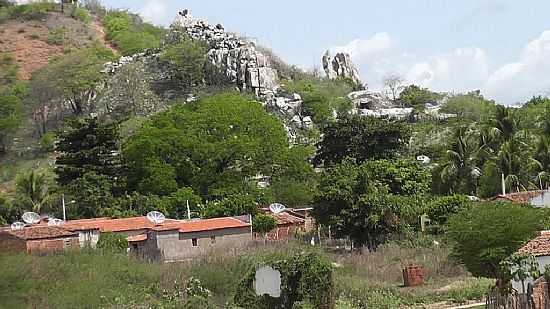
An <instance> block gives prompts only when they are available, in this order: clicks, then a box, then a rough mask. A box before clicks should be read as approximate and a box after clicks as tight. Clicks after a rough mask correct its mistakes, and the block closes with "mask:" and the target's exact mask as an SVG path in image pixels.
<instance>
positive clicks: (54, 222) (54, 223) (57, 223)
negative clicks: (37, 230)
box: [48, 218, 65, 226]
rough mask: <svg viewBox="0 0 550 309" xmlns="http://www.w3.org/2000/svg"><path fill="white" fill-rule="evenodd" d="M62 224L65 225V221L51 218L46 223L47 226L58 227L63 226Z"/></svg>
mask: <svg viewBox="0 0 550 309" xmlns="http://www.w3.org/2000/svg"><path fill="white" fill-rule="evenodd" d="M64 223H65V221H63V220H61V219H57V218H51V219H50V220H49V221H48V226H60V225H63V224H64Z"/></svg>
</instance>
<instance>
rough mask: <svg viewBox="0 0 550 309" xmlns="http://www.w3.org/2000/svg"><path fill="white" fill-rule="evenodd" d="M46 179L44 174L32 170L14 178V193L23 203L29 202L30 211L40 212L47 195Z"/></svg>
mask: <svg viewBox="0 0 550 309" xmlns="http://www.w3.org/2000/svg"><path fill="white" fill-rule="evenodd" d="M48 189H49V186H48V179H47V177H46V175H45V174H41V173H36V172H35V171H34V170H32V171H30V172H28V173H24V174H21V175H19V176H18V177H17V180H16V193H17V195H18V196H19V198H21V199H22V200H23V202H24V203H26V204H30V206H31V207H32V211H34V212H37V213H40V211H41V210H42V206H43V205H44V204H45V202H46V201H47V199H48V197H49V194H48V193H49V192H48Z"/></svg>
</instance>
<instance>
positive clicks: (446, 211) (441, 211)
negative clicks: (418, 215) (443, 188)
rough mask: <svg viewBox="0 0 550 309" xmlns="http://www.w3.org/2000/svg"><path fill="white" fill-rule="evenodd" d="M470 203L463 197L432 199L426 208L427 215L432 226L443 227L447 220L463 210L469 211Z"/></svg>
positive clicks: (453, 196)
mask: <svg viewBox="0 0 550 309" xmlns="http://www.w3.org/2000/svg"><path fill="white" fill-rule="evenodd" d="M471 207H472V203H471V202H470V200H469V199H468V197H466V196H463V195H452V196H442V197H438V198H436V199H434V200H433V201H432V202H431V203H430V204H429V205H428V207H427V215H428V217H429V218H430V220H431V224H432V225H436V226H439V227H443V225H445V224H446V223H447V219H448V218H449V217H450V216H452V215H454V214H456V213H458V212H460V211H463V210H467V209H470V208H471Z"/></svg>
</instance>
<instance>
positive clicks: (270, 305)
mask: <svg viewBox="0 0 550 309" xmlns="http://www.w3.org/2000/svg"><path fill="white" fill-rule="evenodd" d="M264 265H269V266H271V267H273V268H274V269H276V270H278V271H279V272H280V274H281V296H280V297H278V298H274V297H271V296H268V295H263V296H257V295H256V292H255V291H254V287H253V282H254V278H255V275H256V269H257V268H258V267H260V266H264ZM334 296H335V295H334V282H333V278H332V264H331V263H330V261H329V260H328V259H327V258H326V257H324V256H322V255H320V254H319V253H315V252H309V253H300V254H296V255H291V256H286V257H283V259H281V257H280V256H277V257H272V258H267V259H265V260H264V261H262V262H260V263H258V264H256V265H254V266H253V267H252V269H250V271H249V273H248V274H247V275H246V276H245V277H244V279H243V280H242V281H241V283H240V284H239V285H238V286H237V291H236V293H235V297H234V299H233V300H234V303H235V304H236V305H237V306H240V307H243V308H249V309H275V308H287V309H292V308H319V309H332V308H334V302H335V299H334Z"/></svg>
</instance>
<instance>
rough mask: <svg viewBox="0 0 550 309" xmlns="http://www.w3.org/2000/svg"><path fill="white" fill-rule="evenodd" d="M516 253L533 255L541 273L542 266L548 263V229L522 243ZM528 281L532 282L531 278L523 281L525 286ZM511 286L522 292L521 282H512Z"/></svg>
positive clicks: (549, 257) (549, 233) (549, 244)
mask: <svg viewBox="0 0 550 309" xmlns="http://www.w3.org/2000/svg"><path fill="white" fill-rule="evenodd" d="M517 253H518V254H530V255H532V256H534V257H535V259H536V260H537V262H538V264H539V269H540V271H541V273H542V272H544V266H546V265H548V264H550V231H541V232H540V233H539V235H538V236H537V237H535V238H534V239H532V240H530V241H529V242H528V243H526V244H525V245H523V247H521V248H520V249H519V250H518V251H517ZM529 283H533V279H532V278H531V279H529V280H527V281H526V282H525V286H527V284H529ZM512 287H513V288H514V289H516V291H518V292H519V293H521V292H522V283H521V282H512Z"/></svg>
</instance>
